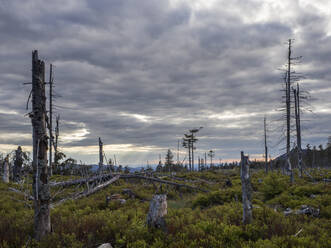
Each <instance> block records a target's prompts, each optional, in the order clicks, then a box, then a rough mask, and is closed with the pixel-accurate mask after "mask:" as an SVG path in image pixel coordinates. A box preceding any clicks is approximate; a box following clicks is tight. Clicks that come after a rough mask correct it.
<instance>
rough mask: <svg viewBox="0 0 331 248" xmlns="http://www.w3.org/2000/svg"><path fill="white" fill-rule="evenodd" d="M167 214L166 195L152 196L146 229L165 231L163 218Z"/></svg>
mask: <svg viewBox="0 0 331 248" xmlns="http://www.w3.org/2000/svg"><path fill="white" fill-rule="evenodd" d="M166 214H167V195H154V196H153V199H152V200H151V203H150V205H149V211H148V215H147V225H148V227H152V228H153V227H154V228H161V229H163V230H165V228H166V222H165V219H164V216H165V215H166Z"/></svg>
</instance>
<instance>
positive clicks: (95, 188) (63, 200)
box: [51, 175, 120, 208]
mask: <svg viewBox="0 0 331 248" xmlns="http://www.w3.org/2000/svg"><path fill="white" fill-rule="evenodd" d="M119 178H120V176H119V175H117V176H114V177H113V178H111V179H110V180H108V181H106V182H105V183H102V184H99V185H97V186H96V187H94V188H92V189H90V190H88V191H86V192H84V191H82V192H78V193H76V194H75V195H74V196H71V197H67V198H64V199H61V200H60V201H58V202H56V203H53V204H51V208H54V207H57V206H59V205H61V204H62V203H64V202H66V201H68V200H77V199H80V198H82V197H86V196H89V195H92V194H94V193H96V192H97V191H99V190H101V189H103V188H105V187H107V186H108V185H110V184H112V183H113V182H116V181H117V180H118V179H119Z"/></svg>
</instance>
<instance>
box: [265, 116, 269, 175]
mask: <svg viewBox="0 0 331 248" xmlns="http://www.w3.org/2000/svg"><path fill="white" fill-rule="evenodd" d="M264 153H265V154H264V156H265V173H268V146H267V120H266V117H264Z"/></svg>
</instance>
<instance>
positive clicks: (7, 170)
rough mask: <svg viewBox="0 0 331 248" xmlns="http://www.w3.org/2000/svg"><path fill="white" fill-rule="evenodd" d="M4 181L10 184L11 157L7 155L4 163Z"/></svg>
mask: <svg viewBox="0 0 331 248" xmlns="http://www.w3.org/2000/svg"><path fill="white" fill-rule="evenodd" d="M2 180H3V181H4V182H5V183H9V155H7V156H6V157H5V159H4V161H3V175H2Z"/></svg>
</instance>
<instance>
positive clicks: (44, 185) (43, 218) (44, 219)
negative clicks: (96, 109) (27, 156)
mask: <svg viewBox="0 0 331 248" xmlns="http://www.w3.org/2000/svg"><path fill="white" fill-rule="evenodd" d="M30 118H31V122H32V139H33V141H32V142H33V161H32V167H33V184H32V190H33V197H34V235H35V238H36V239H37V240H40V239H41V238H42V237H43V236H45V235H46V234H47V233H49V232H50V230H51V221H50V210H49V202H50V192H49V185H48V171H47V148H48V147H47V145H48V136H47V133H46V95H45V64H44V62H43V61H41V60H39V59H38V51H37V50H35V51H33V52H32V112H31V113H30Z"/></svg>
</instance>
